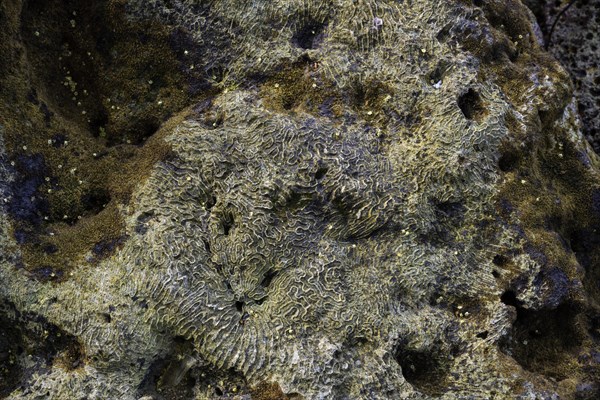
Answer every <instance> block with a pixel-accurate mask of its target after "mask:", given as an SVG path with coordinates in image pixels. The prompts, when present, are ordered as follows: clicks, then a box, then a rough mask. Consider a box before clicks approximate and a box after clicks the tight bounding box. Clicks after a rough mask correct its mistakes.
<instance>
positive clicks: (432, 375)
mask: <svg viewBox="0 0 600 400" xmlns="http://www.w3.org/2000/svg"><path fill="white" fill-rule="evenodd" d="M395 358H396V361H397V362H398V364H400V367H401V368H402V375H403V376H404V379H406V381H407V382H408V383H410V384H411V385H412V386H414V387H415V389H417V390H419V391H421V392H423V393H425V394H428V395H437V394H441V392H442V391H443V387H444V384H445V379H446V375H447V372H448V368H447V366H446V365H445V364H444V362H443V360H442V358H443V356H442V355H440V354H438V352H436V351H435V350H433V349H431V350H430V351H417V350H411V349H403V348H400V349H399V350H398V352H397V353H396V357H395Z"/></svg>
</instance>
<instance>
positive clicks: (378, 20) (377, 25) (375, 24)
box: [373, 17, 383, 29]
mask: <svg viewBox="0 0 600 400" xmlns="http://www.w3.org/2000/svg"><path fill="white" fill-rule="evenodd" d="M382 25H383V20H382V19H381V18H379V17H375V18H373V28H374V29H378V28H380V27H381V26H382Z"/></svg>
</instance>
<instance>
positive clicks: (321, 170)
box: [315, 167, 328, 181]
mask: <svg viewBox="0 0 600 400" xmlns="http://www.w3.org/2000/svg"><path fill="white" fill-rule="evenodd" d="M327 171H328V168H327V167H320V168H319V169H318V170H317V172H315V179H316V180H318V181H320V180H321V179H323V178H324V177H325V175H326V174H327Z"/></svg>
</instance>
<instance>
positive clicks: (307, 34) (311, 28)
mask: <svg viewBox="0 0 600 400" xmlns="http://www.w3.org/2000/svg"><path fill="white" fill-rule="evenodd" d="M326 26H327V25H326V24H325V23H323V22H318V21H310V22H308V23H306V24H305V25H303V26H301V27H300V29H298V30H297V31H296V33H294V35H293V36H292V43H293V44H294V45H295V46H296V47H300V48H302V49H316V48H318V47H319V46H320V45H321V42H322V41H323V38H324V34H323V31H324V30H325V28H326Z"/></svg>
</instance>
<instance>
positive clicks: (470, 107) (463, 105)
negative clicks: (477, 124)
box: [457, 88, 486, 121]
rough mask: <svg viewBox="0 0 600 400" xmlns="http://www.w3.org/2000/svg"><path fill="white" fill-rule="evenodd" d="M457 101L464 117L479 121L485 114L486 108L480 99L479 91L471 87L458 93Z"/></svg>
mask: <svg viewBox="0 0 600 400" xmlns="http://www.w3.org/2000/svg"><path fill="white" fill-rule="evenodd" d="M457 103H458V107H459V108H460V110H461V111H462V113H463V115H464V116H465V118H466V119H469V120H475V121H481V120H482V119H483V117H484V116H485V111H486V110H485V107H484V106H483V101H482V100H481V97H480V96H479V93H477V92H476V91H475V90H474V89H473V88H471V89H469V90H468V91H467V92H466V93H464V94H462V95H460V97H459V98H458V100H457Z"/></svg>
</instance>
